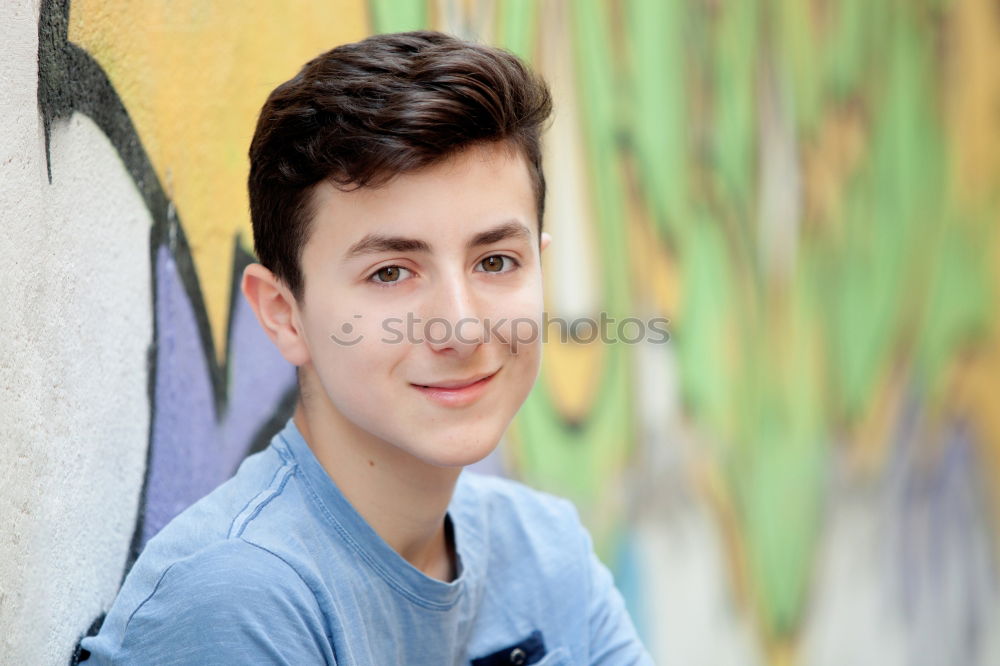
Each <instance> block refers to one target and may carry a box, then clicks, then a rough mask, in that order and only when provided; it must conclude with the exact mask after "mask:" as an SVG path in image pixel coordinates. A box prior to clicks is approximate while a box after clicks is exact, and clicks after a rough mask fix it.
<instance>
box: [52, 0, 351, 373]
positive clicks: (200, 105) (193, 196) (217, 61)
mask: <svg viewBox="0 0 1000 666" xmlns="http://www.w3.org/2000/svg"><path fill="white" fill-rule="evenodd" d="M366 8H367V3H365V2H363V1H362V0H323V1H321V2H313V1H310V0H297V1H295V2H283V1H281V0H259V1H257V2H253V3H243V2H240V3H237V2H228V3H208V2H201V1H200V0H169V1H168V0H147V1H144V2H136V1H134V0H115V1H109V0H74V1H73V2H72V4H71V8H70V22H69V39H70V41H72V42H73V43H75V44H77V45H78V46H80V47H81V48H83V49H85V50H86V51H87V52H88V53H89V54H90V55H91V56H92V57H93V58H94V59H95V60H96V61H97V62H98V63H99V64H100V65H101V67H102V68H103V69H104V71H105V72H106V73H107V75H108V78H109V79H110V80H111V83H112V85H114V87H115V90H116V91H117V93H118V95H119V96H120V97H121V99H122V102H123V103H124V105H125V108H126V109H127V110H128V113H129V116H130V117H131V119H132V122H133V123H134V124H135V128H136V132H137V133H138V135H139V137H140V139H141V141H142V144H143V147H144V148H145V150H146V152H147V154H148V155H149V158H150V160H151V161H152V164H153V168H154V169H155V170H156V174H157V176H158V177H159V178H160V181H161V183H162V184H163V187H164V189H165V190H166V193H167V196H168V198H169V199H170V201H171V202H172V203H173V205H174V206H176V208H177V211H178V215H179V217H180V220H181V222H182V225H183V227H184V231H185V234H186V235H187V239H188V242H189V243H190V246H191V255H192V258H193V260H194V266H195V270H196V272H197V275H198V280H199V282H200V285H201V291H202V295H203V297H204V300H205V308H206V311H207V315H208V321H209V325H210V326H211V330H212V338H213V343H214V345H215V351H216V355H217V358H218V359H220V360H221V359H223V358H225V354H226V349H225V344H226V340H225V335H226V330H227V327H228V326H227V324H228V321H227V318H228V309H229V299H230V293H231V290H232V264H233V252H234V247H235V246H234V243H235V239H236V237H237V236H242V240H243V245H244V247H245V248H247V249H250V248H251V246H252V242H251V233H250V218H249V213H248V209H247V198H246V177H247V171H248V162H247V156H246V155H247V148H248V147H249V145H250V137H251V136H252V133H253V128H254V123H255V122H256V115H257V112H258V111H259V110H260V106H261V104H263V102H264V99H265V98H266V96H267V94H268V93H269V92H270V91H271V90H272V89H273V88H274V87H275V86H276V85H277V84H279V83H281V82H282V81H284V80H286V79H288V78H289V77H290V76H292V75H293V74H294V73H295V71H296V70H297V69H298V68H299V67H300V66H301V65H302V64H303V63H304V62H305V61H306V60H307V59H309V58H311V57H312V56H314V55H316V54H318V53H320V52H321V51H323V50H326V49H329V48H331V47H333V46H335V45H337V44H340V43H344V42H349V41H354V40H356V39H360V38H362V37H364V36H365V35H366V34H367V33H368V26H367V9H366Z"/></svg>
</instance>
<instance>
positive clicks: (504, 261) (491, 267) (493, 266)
mask: <svg viewBox="0 0 1000 666" xmlns="http://www.w3.org/2000/svg"><path fill="white" fill-rule="evenodd" d="M476 266H477V268H476V270H478V271H480V272H483V273H506V272H508V271H512V270H514V269H515V268H517V262H516V261H514V259H513V258H512V257H508V256H507V255H505V254H491V255H490V256H488V257H486V258H485V259H483V260H482V261H480V262H479V263H478V264H476Z"/></svg>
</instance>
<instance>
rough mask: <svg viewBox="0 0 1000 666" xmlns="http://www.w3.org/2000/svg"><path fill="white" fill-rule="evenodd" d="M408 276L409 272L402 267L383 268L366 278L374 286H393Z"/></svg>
mask: <svg viewBox="0 0 1000 666" xmlns="http://www.w3.org/2000/svg"><path fill="white" fill-rule="evenodd" d="M409 274H410V271H409V270H408V269H406V268H403V267H402V266H383V267H382V268H380V269H378V270H377V271H375V272H374V273H372V274H371V275H369V276H368V279H369V280H370V281H372V282H374V283H376V284H393V283H396V282H402V281H403V280H405V279H406V277H407V276H408V275H409Z"/></svg>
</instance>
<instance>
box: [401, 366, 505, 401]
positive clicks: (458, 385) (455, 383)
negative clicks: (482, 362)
mask: <svg viewBox="0 0 1000 666" xmlns="http://www.w3.org/2000/svg"><path fill="white" fill-rule="evenodd" d="M499 372H500V371H499V370H497V371H495V372H492V373H490V374H488V375H478V376H476V377H470V378H469V379H461V380H449V381H444V382H435V383H434V384H433V385H429V386H427V385H421V384H411V386H413V388H415V389H417V390H418V391H420V392H421V393H422V394H423V395H424V396H425V397H426V398H428V399H429V400H431V401H432V402H435V403H438V404H440V405H444V406H446V407H464V406H466V405H471V404H472V403H474V402H476V401H477V400H478V399H479V398H480V397H482V395H483V393H485V392H486V389H487V388H488V387H489V385H490V383H491V382H492V381H493V378H494V377H496V376H497V374H498V373H499Z"/></svg>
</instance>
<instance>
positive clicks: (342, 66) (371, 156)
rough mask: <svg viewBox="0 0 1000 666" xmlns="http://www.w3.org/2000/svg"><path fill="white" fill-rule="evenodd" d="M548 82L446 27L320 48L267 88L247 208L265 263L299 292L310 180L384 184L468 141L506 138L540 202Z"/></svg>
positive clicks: (549, 103) (549, 102)
mask: <svg viewBox="0 0 1000 666" xmlns="http://www.w3.org/2000/svg"><path fill="white" fill-rule="evenodd" d="M551 111H552V100H551V97H550V95H549V91H548V88H547V86H546V85H545V82H544V81H543V80H542V79H541V78H540V77H538V76H537V75H536V74H534V73H532V72H531V70H529V69H528V67H527V66H526V65H525V64H524V63H523V62H521V61H520V60H519V59H518V58H517V57H516V56H514V55H513V54H511V53H509V52H507V51H504V50H502V49H498V48H494V47H490V46H483V45H480V44H475V43H472V42H467V41H463V40H460V39H457V38H455V37H451V36H448V35H445V34H442V33H439V32H429V31H419V32H406V33H397V34H388V35H375V36H373V37H369V38H368V39H364V40H362V41H360V42H355V43H353V44H345V45H343V46H338V47H337V48H335V49H332V50H330V51H327V52H326V53H324V54H322V55H320V56H318V57H317V58H314V59H313V60H311V61H309V62H308V63H306V64H305V66H304V67H303V68H302V70H301V71H300V72H299V73H298V74H297V75H296V76H295V77H294V78H292V79H291V80H289V81H286V82H285V83H283V84H281V85H280V86H278V87H277V88H275V90H274V91H273V92H272V93H271V95H270V96H269V97H268V99H267V101H266V102H265V103H264V107H263V108H262V109H261V112H260V118H259V119H258V121H257V129H256V131H255V132H254V137H253V141H252V142H251V144H250V177H249V181H248V187H249V191H250V219H251V222H252V224H253V238H254V248H255V250H256V252H257V257H258V259H259V260H260V262H261V263H262V264H263V265H264V266H266V267H267V268H268V269H269V270H270V271H272V272H273V273H274V274H275V275H276V276H277V277H278V278H279V279H281V280H282V281H284V282H285V284H286V285H287V286H288V287H289V289H290V290H291V291H292V293H293V294H294V295H295V297H296V298H297V299H301V297H302V292H303V288H304V285H303V278H302V271H301V267H300V263H299V259H300V255H301V251H302V247H303V245H305V243H306V240H307V239H308V237H309V222H310V218H311V210H310V201H311V195H312V188H313V186H314V185H316V184H317V183H319V182H321V181H323V180H330V181H332V182H333V183H334V184H335V185H336V186H338V187H340V188H342V189H354V188H358V187H377V186H379V185H382V184H384V183H386V182H388V181H389V180H391V179H392V178H393V177H394V176H396V175H397V174H401V173H405V172H408V171H414V170H417V169H421V168H423V167H427V166H430V165H432V164H434V163H436V162H439V161H441V160H443V159H445V158H447V157H449V156H451V155H453V154H455V153H457V152H459V151H461V150H463V149H465V148H467V147H470V146H472V145H475V144H479V143H485V142H508V143H509V144H510V145H511V147H512V148H514V149H516V150H518V151H520V152H521V153H522V154H523V155H524V157H525V159H526V161H527V164H528V168H529V172H530V175H531V179H532V186H533V188H534V193H535V200H536V204H537V212H538V225H539V232H540V231H541V225H542V213H543V211H544V208H545V177H544V175H543V173H542V156H541V147H540V145H539V143H540V142H539V137H540V134H541V131H542V126H543V124H544V123H545V121H546V120H547V119H548V117H549V115H550V114H551Z"/></svg>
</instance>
